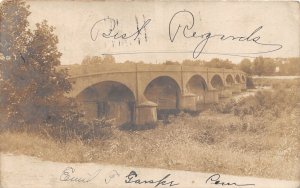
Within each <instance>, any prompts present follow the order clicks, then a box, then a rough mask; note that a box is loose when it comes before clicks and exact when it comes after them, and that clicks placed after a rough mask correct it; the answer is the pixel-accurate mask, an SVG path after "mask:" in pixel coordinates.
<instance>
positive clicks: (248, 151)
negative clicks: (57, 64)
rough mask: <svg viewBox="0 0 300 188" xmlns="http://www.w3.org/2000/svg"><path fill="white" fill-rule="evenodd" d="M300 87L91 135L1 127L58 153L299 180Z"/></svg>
mask: <svg viewBox="0 0 300 188" xmlns="http://www.w3.org/2000/svg"><path fill="white" fill-rule="evenodd" d="M284 88H285V87H284ZM281 89H282V88H281ZM297 89H299V88H298V87H295V86H291V87H290V88H285V89H283V90H280V89H278V90H277V89H275V90H274V91H267V92H265V91H263V92H260V93H257V94H256V95H255V96H249V97H247V98H245V99H244V100H242V101H241V102H233V101H229V102H227V103H226V104H227V106H226V104H224V106H225V107H223V108H221V107H220V109H221V110H220V109H217V107H216V106H215V108H214V109H213V110H206V111H204V112H202V113H200V114H199V115H196V116H192V115H190V114H188V113H179V114H178V115H177V116H170V117H169V119H168V121H169V122H168V124H164V123H160V122H159V123H158V125H157V126H156V128H155V129H148V130H139V131H137V129H132V130H130V129H129V130H128V129H127V130H126V131H124V130H122V129H111V131H112V134H111V136H110V137H107V138H103V139H91V140H90V141H89V142H83V141H82V140H81V139H71V140H69V141H67V142H58V141H57V140H55V139H54V138H52V137H49V138H47V137H45V136H44V135H43V134H39V133H20V132H1V133H0V143H1V145H0V149H1V151H2V152H12V153H22V154H27V155H32V156H37V157H40V158H43V159H45V160H51V161H63V162H90V161H92V162H101V163H110V164H122V165H129V166H139V167H156V168H167V169H178V170H192V171H202V172H218V173H226V174H233V175H244V176H260V177H269V178H279V179H289V180H297V179H298V178H299V164H300V153H299V152H298V151H299V149H300V137H299V135H300V127H299V114H298V115H297V109H295V108H293V107H294V106H295V104H296V103H298V102H299V94H298V93H297V92H296V91H297ZM222 109H223V110H222ZM224 109H226V111H224ZM228 109H230V110H228ZM298 110H299V109H298ZM24 140H25V141H26V142H24Z"/></svg>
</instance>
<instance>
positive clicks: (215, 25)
mask: <svg viewBox="0 0 300 188" xmlns="http://www.w3.org/2000/svg"><path fill="white" fill-rule="evenodd" d="M28 3H29V4H30V11H31V12H32V13H31V15H30V16H29V22H30V24H31V27H32V28H34V26H35V23H37V22H41V21H42V20H44V19H46V20H47V21H48V23H49V24H50V25H53V26H55V28H56V30H55V34H56V35H57V36H58V39H59V44H58V48H59V51H60V52H62V53H63V55H62V57H61V62H62V64H76V63H78V64H79V63H81V61H82V59H83V58H84V57H85V56H87V55H89V56H101V55H103V54H113V56H114V57H115V59H116V61H117V62H124V61H126V60H130V61H144V62H146V63H162V62H164V61H166V60H171V61H179V62H180V61H182V60H184V59H193V58H196V59H202V60H209V59H211V58H222V59H228V60H231V61H233V62H234V63H238V62H239V61H240V60H241V59H243V58H245V57H248V58H250V59H253V58H255V57H257V56H259V55H263V56H264V57H299V56H300V55H299V53H300V49H299V46H300V45H299V41H300V38H299V33H300V32H299V28H300V25H299V23H300V20H299V15H300V14H299V11H300V9H299V3H296V2H183V1H182V2H173V1H172V2H171V1H170V2H166V1H165V2H159V1H145V2H129V1H127V2H119V1H110V2H107V1H29V2H28ZM191 15H193V17H194V25H193V27H192V24H193V17H192V16H191ZM172 17H173V19H172ZM105 18H106V20H103V19H105ZM113 20H114V21H115V23H117V25H115V29H114V30H113V31H112V33H111V34H112V35H114V34H116V33H119V34H118V35H117V36H118V37H119V36H121V35H122V34H124V33H126V36H127V37H128V36H130V35H132V34H133V36H132V37H130V38H127V39H122V38H118V39H114V38H113V37H110V38H105V37H103V36H102V33H106V34H107V35H108V33H109V29H111V28H112V27H113V25H114V21H113ZM143 24H145V27H142V26H143ZM179 25H180V27H179V29H178V26H179ZM184 26H187V27H188V28H187V29H186V32H185V35H186V37H184V34H183V28H184ZM137 27H138V28H140V33H138V34H136V35H134V33H136V32H137ZM259 28H260V29H259ZM177 29H178V33H177V35H176V36H175V33H176V30H177ZM257 29H258V31H257V32H255V33H254V34H253V36H251V37H252V38H251V37H250V38H248V39H249V40H250V39H251V40H252V41H251V40H250V41H239V40H238V39H236V40H232V39H231V38H229V39H227V40H221V39H220V36H219V37H218V36H216V37H213V38H209V39H208V40H207V43H206V45H205V46H204V49H203V51H202V53H201V54H200V55H199V54H198V53H195V54H193V51H194V49H195V48H196V46H197V45H198V44H199V43H200V42H201V41H202V40H205V37H207V35H203V34H205V33H208V32H209V33H211V36H212V35H218V34H219V35H224V37H226V36H227V37H228V36H234V37H244V38H243V39H246V37H248V36H249V35H251V33H253V32H254V31H255V30H257ZM97 33H98V35H97ZM193 33H196V34H195V35H197V36H200V37H198V38H195V37H191V36H192V35H193ZM201 35H202V37H203V38H201ZM174 36H175V38H174V40H173V41H171V39H170V38H172V37H174ZM257 37H259V40H258V41H257V42H258V43H260V44H258V43H256V42H254V41H253V40H255V39H253V38H256V39H257ZM223 39H224V38H223ZM204 42H205V41H202V43H201V44H200V47H198V51H197V50H196V51H197V52H199V49H201V47H202V45H203V44H204ZM262 43H263V44H267V45H262ZM270 44H272V45H270ZM280 47H282V48H280ZM279 48H280V49H279ZM276 49H278V50H276ZM266 51H273V52H269V53H263V54H261V53H257V52H266ZM198 55H199V56H198ZM193 56H194V57H193ZM196 56H198V57H196Z"/></svg>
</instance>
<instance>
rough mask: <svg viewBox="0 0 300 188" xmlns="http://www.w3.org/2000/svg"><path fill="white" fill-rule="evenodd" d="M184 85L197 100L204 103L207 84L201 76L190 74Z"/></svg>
mask: <svg viewBox="0 0 300 188" xmlns="http://www.w3.org/2000/svg"><path fill="white" fill-rule="evenodd" d="M186 87H187V90H188V91H189V92H191V93H193V94H195V95H197V102H199V103H204V97H205V92H206V91H207V84H206V81H205V79H204V78H203V77H202V76H200V75H194V76H192V77H191V78H190V79H189V81H188V82H187V85H186Z"/></svg>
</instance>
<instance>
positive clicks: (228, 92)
mask: <svg viewBox="0 0 300 188" xmlns="http://www.w3.org/2000/svg"><path fill="white" fill-rule="evenodd" d="M231 96H232V90H231V86H225V87H224V88H223V89H222V90H221V91H220V97H221V98H228V97H231Z"/></svg>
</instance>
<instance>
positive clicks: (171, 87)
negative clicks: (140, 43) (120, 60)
mask: <svg viewBox="0 0 300 188" xmlns="http://www.w3.org/2000/svg"><path fill="white" fill-rule="evenodd" d="M62 68H66V66H62ZM67 68H68V72H69V74H70V78H69V80H70V81H71V82H72V84H73V89H72V91H71V92H70V93H69V96H71V97H75V98H76V99H77V100H78V102H79V103H80V104H81V105H80V106H81V108H82V110H83V111H84V112H85V114H86V117H87V118H97V117H101V116H106V117H108V118H114V119H115V120H116V123H117V124H124V123H135V124H137V125H142V124H147V123H153V122H156V121H157V116H158V112H161V111H168V110H169V111H172V110H188V111H195V110H197V108H198V107H199V105H200V106H201V105H204V104H209V103H216V102H218V101H219V99H220V98H221V97H230V96H231V95H232V93H238V92H241V91H242V90H245V89H246V74H245V73H244V72H242V71H240V70H233V69H221V68H207V67H200V66H185V65H163V64H130V63H128V64H108V63H106V64H91V65H70V66H67Z"/></svg>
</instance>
